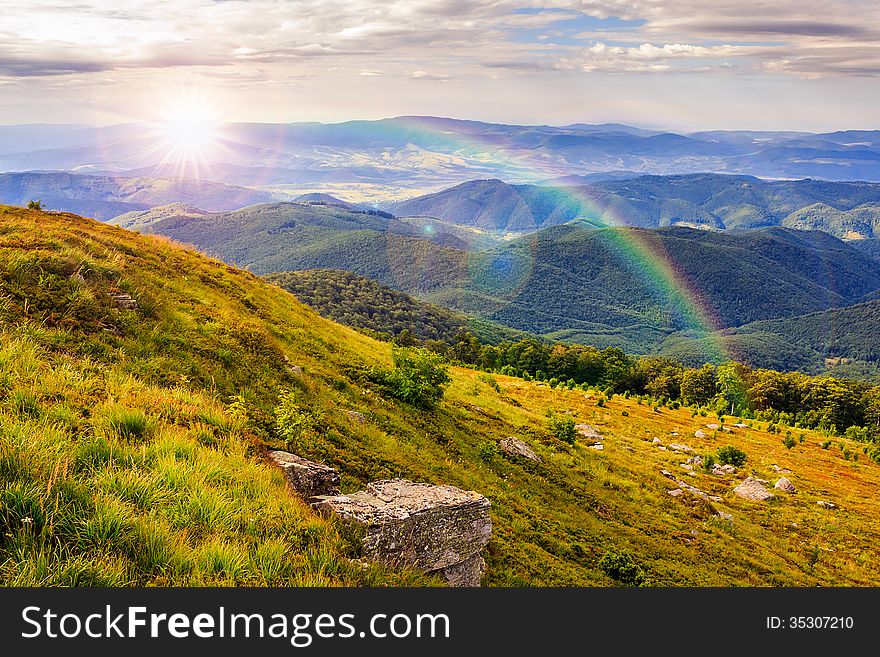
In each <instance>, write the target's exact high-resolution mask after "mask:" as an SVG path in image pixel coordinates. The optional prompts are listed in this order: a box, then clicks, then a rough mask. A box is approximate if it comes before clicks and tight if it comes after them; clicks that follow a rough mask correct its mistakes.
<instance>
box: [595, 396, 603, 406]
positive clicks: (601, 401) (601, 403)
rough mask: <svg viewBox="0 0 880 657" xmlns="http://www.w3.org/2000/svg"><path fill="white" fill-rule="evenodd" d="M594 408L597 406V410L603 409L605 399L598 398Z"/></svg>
mask: <svg viewBox="0 0 880 657" xmlns="http://www.w3.org/2000/svg"><path fill="white" fill-rule="evenodd" d="M596 406H598V407H599V408H604V407H605V398H604V397H599V401H597V402H596Z"/></svg>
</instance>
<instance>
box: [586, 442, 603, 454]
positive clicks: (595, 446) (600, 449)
mask: <svg viewBox="0 0 880 657" xmlns="http://www.w3.org/2000/svg"><path fill="white" fill-rule="evenodd" d="M590 449H595V450H598V451H600V452H601V451H602V450H603V449H605V446H604V445H603V444H602V443H596V444H595V445H590Z"/></svg>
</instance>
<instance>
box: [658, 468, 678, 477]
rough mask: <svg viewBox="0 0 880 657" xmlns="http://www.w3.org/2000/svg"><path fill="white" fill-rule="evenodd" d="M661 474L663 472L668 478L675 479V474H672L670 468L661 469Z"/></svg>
mask: <svg viewBox="0 0 880 657" xmlns="http://www.w3.org/2000/svg"><path fill="white" fill-rule="evenodd" d="M660 474H662V475H663V476H664V477H666V478H667V479H675V475H674V474H672V473H671V472H670V471H669V470H661V471H660Z"/></svg>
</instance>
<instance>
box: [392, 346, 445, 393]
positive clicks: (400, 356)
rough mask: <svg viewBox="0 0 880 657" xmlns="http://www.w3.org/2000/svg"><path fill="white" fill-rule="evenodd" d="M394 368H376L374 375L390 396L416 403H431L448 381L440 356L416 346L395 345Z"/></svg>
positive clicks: (393, 354)
mask: <svg viewBox="0 0 880 657" xmlns="http://www.w3.org/2000/svg"><path fill="white" fill-rule="evenodd" d="M392 358H393V360H394V369H392V370H377V371H376V372H375V374H376V379H377V380H378V382H379V383H380V384H381V385H382V386H383V387H384V389H385V390H386V391H387V392H388V394H390V395H391V396H392V397H396V398H397V399H400V400H401V401H405V402H407V403H408V404H413V405H415V406H422V407H425V408H428V407H431V406H434V405H435V404H436V403H437V402H439V401H440V399H442V397H443V393H444V392H445V390H446V386H448V385H449V382H450V381H451V379H450V377H449V367H448V366H447V365H446V362H445V361H444V360H443V357H442V356H440V355H438V354H435V353H434V352H433V351H428V350H427V349H421V348H418V347H394V349H393V352H392Z"/></svg>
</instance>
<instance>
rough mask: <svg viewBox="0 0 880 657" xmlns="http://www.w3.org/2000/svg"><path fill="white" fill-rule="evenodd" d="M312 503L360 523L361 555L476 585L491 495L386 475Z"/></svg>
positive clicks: (489, 523) (488, 529)
mask: <svg viewBox="0 0 880 657" xmlns="http://www.w3.org/2000/svg"><path fill="white" fill-rule="evenodd" d="M314 506H315V508H316V509H318V510H319V511H322V512H324V513H335V514H337V515H338V516H339V517H340V518H342V519H343V520H347V521H350V522H354V523H356V524H358V525H361V526H362V527H363V528H364V530H365V531H364V538H363V543H362V549H363V556H364V557H365V558H367V559H369V560H371V561H376V562H380V563H384V564H387V565H390V566H395V567H401V566H409V567H413V568H418V569H419V570H422V571H424V572H428V573H432V572H439V573H440V574H441V575H443V576H444V577H445V578H446V580H447V581H448V582H449V583H450V584H452V585H454V586H479V584H480V581H479V577H480V576H481V575H482V569H483V566H482V558H477V557H480V551H481V550H482V549H483V548H484V547H485V546H486V544H487V543H488V542H489V538H490V537H491V535H492V521H491V519H490V518H489V507H490V504H489V500H488V499H486V498H485V497H484V496H483V495H480V494H479V493H474V492H472V491H464V490H461V489H459V488H455V487H454V486H434V485H432V484H423V483H414V482H412V481H407V480H405V479H387V480H383V481H376V482H373V483H371V484H369V485H368V486H367V488H366V490H362V491H359V492H357V493H352V494H351V495H337V496H335V497H324V498H321V499H320V500H318V501H317V502H316V503H315V505H314Z"/></svg>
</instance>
